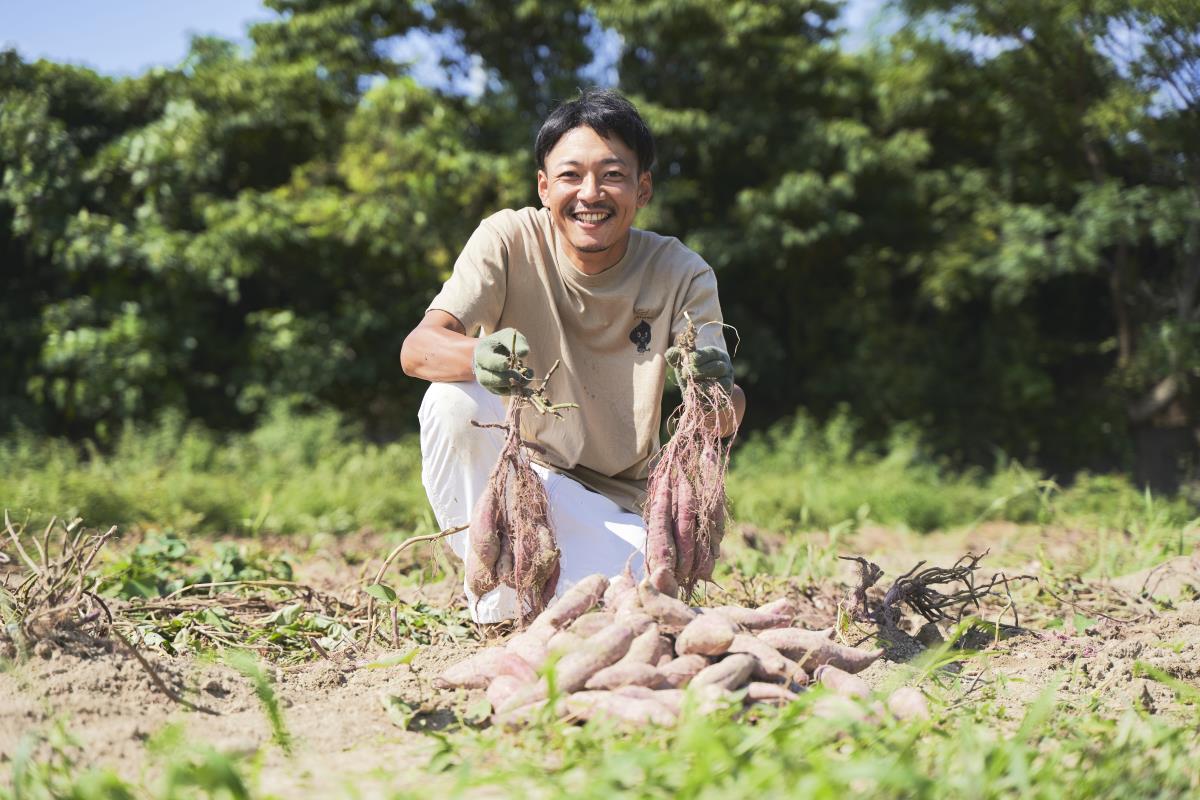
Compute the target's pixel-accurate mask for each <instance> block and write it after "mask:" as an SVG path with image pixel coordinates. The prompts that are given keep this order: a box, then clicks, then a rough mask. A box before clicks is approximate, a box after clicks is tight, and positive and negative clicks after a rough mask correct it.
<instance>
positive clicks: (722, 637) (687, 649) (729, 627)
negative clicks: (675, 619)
mask: <svg viewBox="0 0 1200 800" xmlns="http://www.w3.org/2000/svg"><path fill="white" fill-rule="evenodd" d="M737 635H738V634H737V630H736V629H735V628H734V626H733V623H731V622H730V621H729V620H728V619H726V618H725V617H722V616H719V615H717V614H700V615H699V616H697V617H696V618H695V619H693V620H692V621H691V622H689V623H688V624H687V625H685V626H684V628H683V630H682V631H680V632H679V636H678V637H676V639H675V652H676V653H678V654H679V655H681V656H686V655H688V654H689V653H695V654H697V655H702V656H719V655H721V654H723V653H725V652H727V651H728V650H729V646H730V645H731V644H733V641H734V639H735V637H736V636H737Z"/></svg>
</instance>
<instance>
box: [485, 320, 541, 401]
mask: <svg viewBox="0 0 1200 800" xmlns="http://www.w3.org/2000/svg"><path fill="white" fill-rule="evenodd" d="M514 337H515V339H516V342H515V347H516V355H517V358H525V356H527V355H529V342H527V341H525V337H524V336H523V335H522V334H521V332H520V331H518V330H517V329H515V328H505V329H503V330H499V331H496V332H495V333H493V334H491V335H490V336H484V337H481V338H480V340H479V342H478V343H476V345H475V363H474V370H475V380H477V381H479V385H480V386H482V387H483V388H485V389H487V390H488V391H489V392H491V393H492V394H512V393H513V390H514V389H522V388H524V387H525V386H526V385H527V384H528V383H529V379H530V378H532V377H533V370H531V369H529V368H528V367H526V368H524V369H522V370H516V369H510V368H509V366H508V356H509V354H510V353H511V352H512V349H513V347H514V341H513V339H514Z"/></svg>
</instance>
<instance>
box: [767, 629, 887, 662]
mask: <svg viewBox="0 0 1200 800" xmlns="http://www.w3.org/2000/svg"><path fill="white" fill-rule="evenodd" d="M758 638H760V639H762V640H763V641H764V642H766V643H767V644H769V645H771V646H772V647H774V648H775V649H776V650H778V651H779V652H780V653H782V654H783V655H785V656H787V657H788V658H790V659H792V660H794V661H797V662H799V664H800V666H801V667H802V668H803V669H804V670H805V671H807V672H810V673H811V672H812V671H813V670H815V669H816V668H817V667H819V666H821V665H823V664H831V665H833V666H835V667H837V668H838V669H842V670H845V671H846V672H852V673H853V672H861V671H862V670H864V669H866V668H867V667H868V666H870V665H871V664H872V663H874V661H875V660H876V659H878V658H879V657H880V656H881V655H883V650H860V649H859V648H857V647H847V646H845V645H842V644H838V643H837V642H833V641H830V640H829V639H827V638H826V637H825V635H824V634H823V633H822V632H820V631H806V630H804V629H803V628H770V629H767V630H762V631H759V632H758Z"/></svg>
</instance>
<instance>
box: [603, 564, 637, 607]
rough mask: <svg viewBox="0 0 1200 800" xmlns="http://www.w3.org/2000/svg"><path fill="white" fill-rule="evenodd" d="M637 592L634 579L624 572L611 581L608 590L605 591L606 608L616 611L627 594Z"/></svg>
mask: <svg viewBox="0 0 1200 800" xmlns="http://www.w3.org/2000/svg"><path fill="white" fill-rule="evenodd" d="M636 590H637V583H636V582H635V581H634V580H633V577H632V576H631V575H629V574H627V573H624V572H622V573H621V574H620V575H618V576H617V577H615V578H612V579H610V580H609V582H608V588H607V589H605V590H604V598H603V599H604V607H605V608H610V609H616V607H617V606H618V605H620V601H621V598H622V597H624V596H625V593H626V592H636Z"/></svg>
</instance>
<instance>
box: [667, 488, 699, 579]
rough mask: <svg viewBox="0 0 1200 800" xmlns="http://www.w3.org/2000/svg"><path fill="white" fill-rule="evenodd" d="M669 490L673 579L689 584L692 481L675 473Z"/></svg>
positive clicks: (693, 512) (693, 534)
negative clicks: (672, 521) (673, 534)
mask: <svg viewBox="0 0 1200 800" xmlns="http://www.w3.org/2000/svg"><path fill="white" fill-rule="evenodd" d="M675 478H676V481H675V485H674V487H673V489H672V492H671V502H672V506H673V516H674V518H675V581H676V583H678V584H679V585H680V586H684V587H687V586H691V585H692V583H693V577H692V572H693V570H694V569H695V566H696V502H695V493H694V492H693V491H692V483H691V481H689V480H688V479H687V476H686V475H682V474H677V475H676V476H675Z"/></svg>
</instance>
